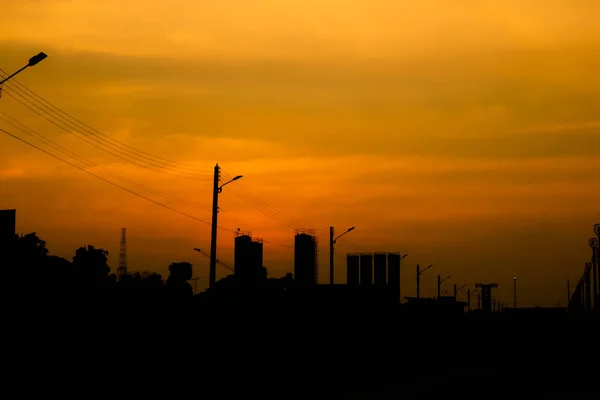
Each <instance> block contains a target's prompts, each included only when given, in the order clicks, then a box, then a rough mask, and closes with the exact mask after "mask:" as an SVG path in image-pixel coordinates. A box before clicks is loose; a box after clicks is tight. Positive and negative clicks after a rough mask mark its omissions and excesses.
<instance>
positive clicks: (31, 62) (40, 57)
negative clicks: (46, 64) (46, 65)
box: [0, 53, 48, 85]
mask: <svg viewBox="0 0 600 400" xmlns="http://www.w3.org/2000/svg"><path fill="white" fill-rule="evenodd" d="M46 57H48V56H47V55H46V53H39V54H36V55H35V56H33V57H31V58H30V59H29V62H28V63H27V65H25V66H24V67H23V68H21V69H20V70H18V71H17V72H15V73H13V74H12V75H9V76H8V77H6V78H4V79H2V81H0V85H2V84H3V83H4V82H6V81H7V80H9V79H10V78H12V77H13V76H15V75H17V74H18V73H19V72H21V71H23V70H24V69H25V68H27V67H33V66H34V65H36V64H37V63H39V62H40V61H42V60H43V59H44V58H46Z"/></svg>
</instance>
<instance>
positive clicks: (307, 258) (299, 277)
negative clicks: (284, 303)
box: [294, 229, 319, 286]
mask: <svg viewBox="0 0 600 400" xmlns="http://www.w3.org/2000/svg"><path fill="white" fill-rule="evenodd" d="M294 233H295V237H294V281H295V282H296V284H297V285H299V286H314V285H316V284H317V283H318V282H319V239H318V238H317V236H316V234H315V230H314V229H296V230H295V231H294Z"/></svg>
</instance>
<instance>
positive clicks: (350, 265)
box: [346, 253, 360, 286]
mask: <svg viewBox="0 0 600 400" xmlns="http://www.w3.org/2000/svg"><path fill="white" fill-rule="evenodd" d="M359 282H360V255H359V254H352V253H348V254H346V283H347V284H348V285H352V286H357V285H358V284H359Z"/></svg>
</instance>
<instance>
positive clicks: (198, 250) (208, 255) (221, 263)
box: [194, 248, 234, 272]
mask: <svg viewBox="0 0 600 400" xmlns="http://www.w3.org/2000/svg"><path fill="white" fill-rule="evenodd" d="M194 250H195V251H197V252H198V253H200V254H202V255H204V256H206V257H208V258H210V254H209V253H207V252H205V251H203V250H201V249H198V248H194ZM217 264H219V265H220V266H221V267H223V268H226V269H228V270H230V271H231V272H234V270H233V268H231V267H230V266H229V265H227V264H225V263H223V262H221V261H219V260H217Z"/></svg>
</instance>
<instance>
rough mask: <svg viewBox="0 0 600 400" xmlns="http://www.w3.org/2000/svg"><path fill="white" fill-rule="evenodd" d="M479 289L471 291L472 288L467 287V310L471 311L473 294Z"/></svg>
mask: <svg viewBox="0 0 600 400" xmlns="http://www.w3.org/2000/svg"><path fill="white" fill-rule="evenodd" d="M478 291H479V289H475V290H473V291H472V292H471V289H467V312H471V295H472V294H475V293H477V292H478Z"/></svg>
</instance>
